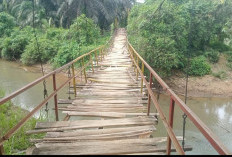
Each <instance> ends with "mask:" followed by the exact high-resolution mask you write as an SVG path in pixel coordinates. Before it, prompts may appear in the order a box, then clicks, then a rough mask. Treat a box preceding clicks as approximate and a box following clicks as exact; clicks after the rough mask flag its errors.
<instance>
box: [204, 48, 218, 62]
mask: <svg viewBox="0 0 232 157" xmlns="http://www.w3.org/2000/svg"><path fill="white" fill-rule="evenodd" d="M219 56H220V53H219V52H218V51H208V52H205V57H207V58H208V59H209V61H210V62H211V63H217V62H218V61H219Z"/></svg>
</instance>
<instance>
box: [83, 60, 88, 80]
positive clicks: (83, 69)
mask: <svg viewBox="0 0 232 157" xmlns="http://www.w3.org/2000/svg"><path fill="white" fill-rule="evenodd" d="M84 66H85V62H84V58H82V67H84ZM83 70H84V75H85V83H87V76H86V70H85V68H84V69H83Z"/></svg>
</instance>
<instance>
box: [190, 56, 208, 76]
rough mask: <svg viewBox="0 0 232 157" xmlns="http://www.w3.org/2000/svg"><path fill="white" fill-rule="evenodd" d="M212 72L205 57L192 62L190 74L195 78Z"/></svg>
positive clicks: (196, 58)
mask: <svg viewBox="0 0 232 157" xmlns="http://www.w3.org/2000/svg"><path fill="white" fill-rule="evenodd" d="M210 72H211V67H210V65H209V64H208V63H207V61H206V58H205V57H204V56H199V57H195V58H193V59H192V60H191V63H190V68H189V74H190V75H193V76H204V75H207V74H209V73H210Z"/></svg>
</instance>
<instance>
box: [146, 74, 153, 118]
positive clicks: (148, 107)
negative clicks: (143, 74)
mask: <svg viewBox="0 0 232 157" xmlns="http://www.w3.org/2000/svg"><path fill="white" fill-rule="evenodd" d="M152 79H153V75H152V73H151V72H150V88H151V89H152ZM148 94H149V93H148ZM150 109H151V95H150V94H149V97H148V104H147V116H149V115H150Z"/></svg>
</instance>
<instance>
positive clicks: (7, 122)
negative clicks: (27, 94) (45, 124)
mask: <svg viewBox="0 0 232 157" xmlns="http://www.w3.org/2000/svg"><path fill="white" fill-rule="evenodd" d="M4 95H5V94H4V91H3V89H1V88H0V98H2V97H4ZM28 113H29V111H26V110H24V109H22V108H20V107H18V106H15V105H14V104H12V102H7V103H5V104H3V105H2V106H0V126H1V127H0V136H1V137H2V136H3V135H5V134H6V133H7V131H9V129H11V128H12V127H13V126H15V125H16V124H17V123H18V122H19V120H21V119H22V118H24V117H25V116H26V115H27V114H28ZM38 121H43V118H42V117H41V118H39V119H36V118H31V119H30V120H29V121H28V122H27V123H26V124H25V125H24V126H23V127H22V128H21V129H20V130H19V131H17V133H15V134H14V136H13V137H12V138H10V139H9V140H8V141H7V142H5V144H4V150H5V154H6V155H13V154H15V155H16V154H18V155H19V154H25V150H26V149H27V148H28V147H30V146H31V145H32V144H31V143H30V142H29V140H30V139H32V138H39V137H42V136H43V135H30V136H28V135H26V134H25V132H26V131H28V130H31V129H33V128H34V127H35V124H36V122H38Z"/></svg>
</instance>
